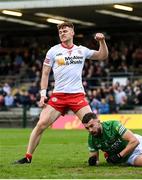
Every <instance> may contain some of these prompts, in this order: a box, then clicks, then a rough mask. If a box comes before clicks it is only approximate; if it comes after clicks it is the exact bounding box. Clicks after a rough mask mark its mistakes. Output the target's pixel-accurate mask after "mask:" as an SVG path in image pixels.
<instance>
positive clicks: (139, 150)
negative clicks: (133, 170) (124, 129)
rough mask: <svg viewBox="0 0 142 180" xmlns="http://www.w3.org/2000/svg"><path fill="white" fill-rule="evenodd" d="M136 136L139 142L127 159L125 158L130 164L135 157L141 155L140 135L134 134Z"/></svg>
mask: <svg viewBox="0 0 142 180" xmlns="http://www.w3.org/2000/svg"><path fill="white" fill-rule="evenodd" d="M135 136H136V138H137V139H138V140H139V142H140V144H139V145H138V146H137V147H136V148H135V150H134V151H133V153H132V154H131V156H130V157H129V159H128V160H127V163H128V164H130V165H134V162H135V159H136V158H137V157H138V156H139V155H142V136H140V135H138V134H135Z"/></svg>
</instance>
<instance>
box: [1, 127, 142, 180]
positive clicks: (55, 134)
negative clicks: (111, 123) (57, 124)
mask: <svg viewBox="0 0 142 180" xmlns="http://www.w3.org/2000/svg"><path fill="white" fill-rule="evenodd" d="M30 132H31V129H0V178H1V179H33V178H34V179H99V178H102V179H105V178H106V179H120V178H121V179H140V178H142V168H141V167H127V166H111V165H108V164H107V163H106V162H105V160H104V158H103V155H102V154H101V159H100V161H101V163H100V165H99V166H98V167H89V166H88V164H87V159H88V148H87V135H88V133H87V131H86V130H46V131H45V133H44V134H43V137H42V140H41V142H40V145H39V146H38V148H37V150H36V152H35V154H34V156H33V161H32V164H26V165H13V164H11V163H12V162H13V161H14V160H17V159H19V158H21V157H22V156H23V155H24V154H25V150H26V146H27V141H28V138H29V134H30ZM135 132H137V133H139V134H142V130H137V131H135Z"/></svg>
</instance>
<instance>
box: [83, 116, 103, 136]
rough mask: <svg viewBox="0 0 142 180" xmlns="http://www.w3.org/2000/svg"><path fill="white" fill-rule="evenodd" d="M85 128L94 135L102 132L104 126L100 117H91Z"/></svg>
mask: <svg viewBox="0 0 142 180" xmlns="http://www.w3.org/2000/svg"><path fill="white" fill-rule="evenodd" d="M84 126H85V128H86V129H87V130H88V131H89V133H91V134H92V135H94V136H96V137H97V136H100V135H101V134H102V126H101V123H100V121H99V120H98V119H95V120H94V119H91V120H90V121H89V122H88V123H86V124H84Z"/></svg>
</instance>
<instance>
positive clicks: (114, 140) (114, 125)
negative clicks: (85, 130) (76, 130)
mask: <svg viewBox="0 0 142 180" xmlns="http://www.w3.org/2000/svg"><path fill="white" fill-rule="evenodd" d="M102 128H103V133H102V135H101V136H100V137H95V136H93V135H92V134H89V137H88V145H89V150H90V152H97V151H98V150H99V149H100V150H102V151H104V152H107V153H108V154H109V155H113V154H118V153H120V152H121V151H122V150H123V149H124V148H125V147H126V145H127V144H128V142H127V141H125V140H123V139H122V135H123V134H124V133H125V132H126V131H127V129H126V128H125V127H124V126H123V125H122V124H121V123H120V122H119V121H107V122H103V123H102ZM128 157H129V156H126V157H125V158H124V159H123V161H126V160H127V159H128Z"/></svg>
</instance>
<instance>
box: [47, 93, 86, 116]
mask: <svg viewBox="0 0 142 180" xmlns="http://www.w3.org/2000/svg"><path fill="white" fill-rule="evenodd" d="M48 104H49V105H50V106H52V107H53V108H55V109H56V110H57V111H59V112H61V114H62V115H64V114H65V113H66V112H67V111H68V110H69V109H70V110H72V111H73V112H74V113H76V112H77V111H78V110H80V109H81V108H83V107H85V106H87V105H88V102H87V100H86V98H85V95H84V94H83V93H72V94H71V93H53V94H52V95H51V97H50V99H49V101H48Z"/></svg>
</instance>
